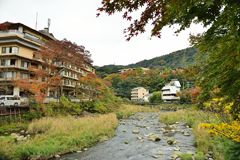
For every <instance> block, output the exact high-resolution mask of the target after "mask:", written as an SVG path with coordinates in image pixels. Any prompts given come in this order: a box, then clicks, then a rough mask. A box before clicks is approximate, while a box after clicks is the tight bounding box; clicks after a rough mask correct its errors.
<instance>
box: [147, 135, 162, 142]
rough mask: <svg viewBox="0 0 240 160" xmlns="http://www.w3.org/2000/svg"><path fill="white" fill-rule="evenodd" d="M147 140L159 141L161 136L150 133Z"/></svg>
mask: <svg viewBox="0 0 240 160" xmlns="http://www.w3.org/2000/svg"><path fill="white" fill-rule="evenodd" d="M148 140H150V141H160V140H161V138H160V137H159V135H157V134H155V135H152V136H150V137H149V138H148Z"/></svg>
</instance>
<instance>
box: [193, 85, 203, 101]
mask: <svg viewBox="0 0 240 160" xmlns="http://www.w3.org/2000/svg"><path fill="white" fill-rule="evenodd" d="M201 93H202V91H201V90H200V89H199V87H196V88H194V89H192V90H191V97H192V102H201V101H200V100H198V99H197V97H198V96H199V95H200V94H201Z"/></svg>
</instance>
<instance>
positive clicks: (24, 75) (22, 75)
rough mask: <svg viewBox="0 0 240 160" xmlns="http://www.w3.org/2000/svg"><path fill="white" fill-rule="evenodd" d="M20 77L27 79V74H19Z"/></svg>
mask: <svg viewBox="0 0 240 160" xmlns="http://www.w3.org/2000/svg"><path fill="white" fill-rule="evenodd" d="M20 77H21V78H28V74H27V73H20Z"/></svg>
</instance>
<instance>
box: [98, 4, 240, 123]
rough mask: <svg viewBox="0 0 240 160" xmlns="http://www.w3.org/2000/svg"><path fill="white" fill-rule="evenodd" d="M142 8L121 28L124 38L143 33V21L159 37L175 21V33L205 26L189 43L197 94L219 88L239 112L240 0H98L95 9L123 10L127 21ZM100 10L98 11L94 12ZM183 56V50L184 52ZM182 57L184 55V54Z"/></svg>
mask: <svg viewBox="0 0 240 160" xmlns="http://www.w3.org/2000/svg"><path fill="white" fill-rule="evenodd" d="M140 8H141V9H142V8H143V12H142V13H141V15H140V18H139V19H136V20H134V21H133V22H132V23H131V24H130V26H129V27H128V28H127V29H125V30H124V33H126V34H127V35H126V40H127V41H129V40H130V39H131V38H132V37H133V36H137V35H138V34H140V33H144V32H145V31H146V30H145V27H146V25H147V24H148V23H149V22H150V23H151V24H152V26H153V28H152V31H151V36H157V37H159V38H160V37H161V30H162V29H163V27H164V26H172V25H175V24H177V25H179V26H180V28H179V29H177V30H176V31H175V33H176V34H177V33H179V32H181V31H183V30H185V29H186V28H189V27H190V25H191V24H192V23H196V24H202V25H203V26H204V27H209V28H208V30H207V31H206V32H204V33H202V34H197V35H191V36H190V39H191V44H192V45H194V46H195V47H196V48H197V49H198V50H199V51H200V52H201V56H200V57H199V62H198V66H197V67H195V69H196V71H197V72H198V75H197V77H198V80H199V85H200V87H201V90H202V91H203V92H202V93H201V97H202V99H204V100H207V99H208V97H209V95H210V92H211V91H212V90H214V89H216V88H219V89H220V90H219V94H220V95H221V96H224V97H225V98H226V101H227V102H228V101H233V102H234V105H233V107H232V109H231V113H233V114H234V115H235V117H234V118H237V117H238V115H239V113H240V101H239V99H240V92H239V89H238V88H240V80H239V79H240V69H239V68H240V58H239V57H240V52H239V50H240V23H239V21H240V18H239V15H240V3H239V1H237V0H214V1H213V0H194V1H186V0H157V1H156V0H152V1H149V0H133V1H128V0H114V1H109V0H102V6H101V7H100V8H98V11H99V12H106V13H108V14H109V15H112V14H114V13H115V12H123V18H124V19H126V20H129V21H131V20H132V17H131V15H130V14H131V13H132V12H133V11H136V10H138V9H140ZM99 15H100V14H99V13H98V14H97V16H99ZM185 56H186V54H185ZM185 58H186V57H185ZM195 76H196V75H195Z"/></svg>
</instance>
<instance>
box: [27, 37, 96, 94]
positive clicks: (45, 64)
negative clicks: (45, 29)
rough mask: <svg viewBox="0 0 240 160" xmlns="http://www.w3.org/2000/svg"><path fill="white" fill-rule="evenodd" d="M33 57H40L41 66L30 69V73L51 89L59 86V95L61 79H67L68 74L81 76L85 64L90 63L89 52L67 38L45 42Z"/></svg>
mask: <svg viewBox="0 0 240 160" xmlns="http://www.w3.org/2000/svg"><path fill="white" fill-rule="evenodd" d="M33 57H34V59H41V65H42V68H40V69H38V70H35V69H31V72H32V74H33V75H35V76H36V78H41V79H42V80H43V81H45V82H46V83H47V87H48V88H50V89H51V90H53V91H56V90H57V89H60V88H61V92H60V93H59V94H60V95H63V86H62V83H63V82H62V80H63V79H65V80H69V76H71V77H73V78H76V79H77V78H79V77H81V76H82V74H83V69H84V68H85V67H86V65H87V64H90V65H91V63H92V59H91V54H90V52H89V51H87V50H85V47H84V46H79V45H77V44H76V43H72V42H71V41H68V40H67V39H63V40H61V41H59V40H56V41H53V40H49V41H47V42H45V45H42V46H41V47H40V50H38V51H36V52H34V56H33ZM70 73H71V74H70Z"/></svg>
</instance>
